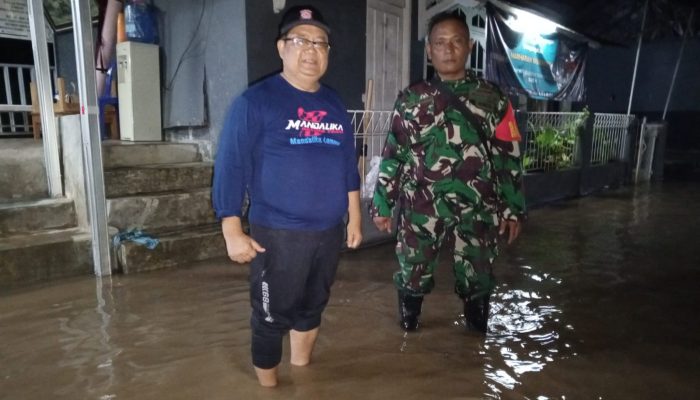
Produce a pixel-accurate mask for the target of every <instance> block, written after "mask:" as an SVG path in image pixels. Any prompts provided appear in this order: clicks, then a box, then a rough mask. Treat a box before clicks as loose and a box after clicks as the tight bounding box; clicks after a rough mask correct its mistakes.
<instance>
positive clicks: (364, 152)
mask: <svg viewBox="0 0 700 400" xmlns="http://www.w3.org/2000/svg"><path fill="white" fill-rule="evenodd" d="M348 113H349V114H350V121H351V122H352V128H353V133H354V135H355V146H356V147H357V154H358V164H357V167H358V169H359V172H360V179H361V182H362V188H363V190H362V197H365V198H368V197H371V193H370V192H371V190H372V188H370V187H365V182H366V181H367V176H368V174H370V171H371V170H372V166H373V165H376V167H375V169H376V168H378V167H379V164H378V163H379V161H380V157H381V155H382V149H383V148H384V141H385V140H386V135H387V132H389V128H390V127H391V116H392V114H393V111H363V110H348Z"/></svg>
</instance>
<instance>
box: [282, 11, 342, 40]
mask: <svg viewBox="0 0 700 400" xmlns="http://www.w3.org/2000/svg"><path fill="white" fill-rule="evenodd" d="M297 25H314V26H317V27H319V28H321V29H323V30H324V31H326V34H328V35H330V34H331V28H329V27H328V25H327V24H326V21H325V20H324V19H323V16H322V15H321V13H320V12H319V11H318V10H317V9H315V8H314V7H312V6H295V7H291V8H290V9H288V10H287V11H286V12H285V13H284V15H283V16H282V22H281V23H280V37H282V36H284V35H285V34H287V32H289V31H290V30H291V29H292V28H294V27H295V26H297Z"/></svg>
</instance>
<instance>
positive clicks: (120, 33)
mask: <svg viewBox="0 0 700 400" xmlns="http://www.w3.org/2000/svg"><path fill="white" fill-rule="evenodd" d="M121 42H126V23H125V21H124V12H123V11H122V12H120V13H119V15H117V43H121Z"/></svg>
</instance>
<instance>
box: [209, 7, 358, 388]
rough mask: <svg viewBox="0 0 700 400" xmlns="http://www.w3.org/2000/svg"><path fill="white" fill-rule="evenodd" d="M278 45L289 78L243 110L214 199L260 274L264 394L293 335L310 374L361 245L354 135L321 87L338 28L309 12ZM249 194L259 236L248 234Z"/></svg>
mask: <svg viewBox="0 0 700 400" xmlns="http://www.w3.org/2000/svg"><path fill="white" fill-rule="evenodd" d="M279 33H280V34H279V37H278V39H277V50H278V52H279V55H280V58H281V59H282V72H281V73H280V74H277V75H273V76H271V77H269V78H267V79H264V80H263V81H261V82H259V83H257V84H255V85H254V86H252V87H250V88H248V89H247V90H246V91H245V92H244V93H243V94H241V95H240V96H239V97H238V98H236V99H235V100H234V102H233V105H232V106H231V109H230V110H229V113H228V116H227V119H226V121H225V124H224V128H223V130H222V132H221V137H220V141H219V149H218V153H217V156H216V163H215V170H214V189H213V202H214V208H215V211H216V214H217V216H218V217H219V218H220V219H221V225H222V231H223V235H224V239H225V240H226V248H227V251H228V255H229V257H230V258H231V259H232V260H233V261H235V262H237V263H248V262H250V263H251V264H250V302H251V307H252V316H251V329H252V343H251V352H252V357H253V365H254V367H255V372H256V374H257V377H258V381H259V382H260V384H261V385H262V386H275V385H277V366H278V364H279V363H280V361H281V357H282V338H283V336H284V335H285V334H286V333H287V332H289V339H290V347H291V363H292V365H297V366H303V365H306V364H308V363H309V361H310V357H311V352H312V350H313V347H314V343H315V342H316V337H317V336H318V327H319V325H320V323H321V313H322V312H323V310H324V308H325V306H326V304H327V303H328V298H329V296H330V288H331V285H332V284H333V280H334V278H335V272H336V269H337V266H338V258H339V252H340V250H341V247H342V243H343V239H344V238H345V240H346V244H347V246H348V247H350V248H356V247H357V246H359V244H360V242H361V241H362V231H361V227H360V219H361V217H360V194H359V188H360V178H359V175H358V172H357V161H356V158H355V147H354V139H353V130H352V126H351V124H350V121H349V119H348V115H347V109H346V107H345V106H344V105H343V103H342V101H341V100H340V97H339V96H338V95H337V93H336V92H335V91H334V90H333V89H331V88H329V87H327V86H325V85H323V84H321V83H320V79H321V77H322V76H323V74H324V73H325V72H326V68H327V66H328V53H329V51H330V45H329V42H328V37H329V34H330V28H329V27H328V25H327V24H326V23H325V22H324V20H323V18H322V17H321V15H320V14H319V13H318V11H317V10H316V9H314V8H313V7H309V6H302V7H293V8H291V9H289V10H288V11H287V12H286V13H285V14H284V16H283V18H282V23H281V24H280V32H279ZM246 193H247V195H248V199H249V202H250V209H249V213H248V221H249V224H250V235H248V234H246V233H245V232H244V230H243V227H242V223H241V218H242V217H243V208H244V207H243V206H244V198H245V195H246ZM346 213H347V214H348V223H347V225H344V222H343V219H344V216H345V215H346Z"/></svg>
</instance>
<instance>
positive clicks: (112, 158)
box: [102, 140, 202, 169]
mask: <svg viewBox="0 0 700 400" xmlns="http://www.w3.org/2000/svg"><path fill="white" fill-rule="evenodd" d="M201 160H202V158H201V155H200V154H199V148H198V146H197V145H196V144H192V143H170V142H123V141H119V140H106V141H104V142H103V144H102V163H103V165H104V167H105V169H109V168H117V167H128V166H134V165H144V164H176V163H190V162H197V161H201Z"/></svg>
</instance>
